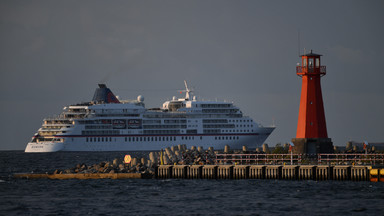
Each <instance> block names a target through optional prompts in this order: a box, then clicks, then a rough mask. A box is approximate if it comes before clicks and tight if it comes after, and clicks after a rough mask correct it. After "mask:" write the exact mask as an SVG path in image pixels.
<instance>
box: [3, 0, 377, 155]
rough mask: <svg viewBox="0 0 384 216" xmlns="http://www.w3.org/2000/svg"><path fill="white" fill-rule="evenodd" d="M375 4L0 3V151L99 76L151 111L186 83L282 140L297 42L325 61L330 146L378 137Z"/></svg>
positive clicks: (24, 138)
mask: <svg viewBox="0 0 384 216" xmlns="http://www.w3.org/2000/svg"><path fill="white" fill-rule="evenodd" d="M383 11H384V1H382V0H378V1H373V0H367V1H354V0H338V1H333V0H330V1H329V0H325V1H317V0H308V1H295V0H292V1H284V0H281V1H280V0H260V1H253V0H250V1H247V0H239V1H226V0H219V1H218V0H209V1H206V0H195V1H187V0H185V1H176V0H173V1H168V0H159V1H158V0H155V1H148V0H139V1H126V0H124V1H116V0H112V1H98V0H92V1H90V0H89V1H87V0H84V1H71V0H69V1H27V0H25V1H20V0H0V73H1V79H0V119H1V121H0V135H1V141H0V150H24V149H25V147H26V144H27V142H28V141H30V139H31V137H32V136H33V135H34V133H35V132H36V131H37V130H38V129H39V128H40V127H41V124H42V121H43V119H44V118H45V117H50V116H54V115H56V114H59V113H61V112H62V108H63V107H64V106H68V105H70V104H76V103H79V102H85V101H90V100H91V99H92V97H93V93H94V90H95V88H97V84H98V83H106V84H107V86H108V87H110V88H111V90H112V91H113V92H114V93H115V94H116V95H118V96H119V97H120V98H121V99H135V98H136V97H137V96H138V95H143V96H144V97H145V104H146V107H147V108H152V107H160V106H162V103H163V102H164V101H166V100H168V99H171V98H172V96H177V97H180V96H182V95H180V93H179V90H182V89H184V83H183V81H184V80H187V82H188V83H189V85H190V86H192V87H193V88H194V90H195V95H197V96H198V97H199V98H201V99H205V100H209V99H211V100H222V101H224V100H226V101H232V102H234V104H235V105H236V106H238V107H240V108H241V110H242V111H243V113H244V114H245V115H247V116H250V117H252V118H253V119H254V120H255V121H256V122H259V123H261V124H262V125H264V126H270V125H275V126H276V129H275V131H274V132H273V133H272V135H271V136H270V137H269V138H268V139H267V140H266V143H268V144H269V145H270V146H274V145H275V144H277V143H286V142H289V141H290V140H291V139H292V138H294V137H295V136H296V127H297V118H298V110H299V101H300V91H301V79H300V77H298V76H297V75H296V70H295V69H296V64H297V63H298V62H299V61H300V57H299V54H303V52H304V49H305V50H306V52H308V51H309V50H311V49H312V50H313V52H315V53H318V54H322V55H323V56H322V59H321V61H322V65H325V66H326V67H327V75H326V76H324V77H322V79H321V85H322V93H323V100H324V109H325V115H326V122H327V129H328V136H329V137H330V138H331V139H332V141H333V142H334V144H335V145H338V146H345V144H346V142H348V141H350V140H353V141H357V142H361V141H368V142H384V112H383V110H384V109H383V108H384V96H383V93H384V85H383V78H384V69H383V66H382V62H383V61H384V54H383V53H384V40H383V38H384V28H383V26H384V13H383ZM299 35H300V37H298V36H299ZM299 38H300V40H299Z"/></svg>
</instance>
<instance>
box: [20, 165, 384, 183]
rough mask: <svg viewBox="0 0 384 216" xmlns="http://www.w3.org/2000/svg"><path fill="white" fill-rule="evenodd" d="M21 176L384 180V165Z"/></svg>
mask: <svg viewBox="0 0 384 216" xmlns="http://www.w3.org/2000/svg"><path fill="white" fill-rule="evenodd" d="M14 177H15V178H25V179H39V178H47V179H106V178H108V179H130V178H157V179H171V178H174V179H278V180H316V181H325V180H335V181H372V182H379V181H380V182H384V168H372V167H371V166H343V165H341V166H328V165H318V166H313V165H301V166H297V165H286V166H280V165H159V166H158V167H156V172H155V173H153V174H151V173H64V174H57V173H54V174H48V173H46V174H39V173H17V174H14Z"/></svg>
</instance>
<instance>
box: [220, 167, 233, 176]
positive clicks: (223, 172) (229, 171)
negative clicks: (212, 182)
mask: <svg viewBox="0 0 384 216" xmlns="http://www.w3.org/2000/svg"><path fill="white" fill-rule="evenodd" d="M232 177H233V166H232V165H221V166H218V167H217V178H218V179H232Z"/></svg>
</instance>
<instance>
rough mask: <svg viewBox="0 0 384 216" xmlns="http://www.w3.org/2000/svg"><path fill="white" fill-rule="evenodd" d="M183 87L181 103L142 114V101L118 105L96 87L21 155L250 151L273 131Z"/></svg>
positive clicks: (102, 87)
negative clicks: (183, 147)
mask: <svg viewBox="0 0 384 216" xmlns="http://www.w3.org/2000/svg"><path fill="white" fill-rule="evenodd" d="M184 84H185V90H184V91H185V97H184V98H176V97H173V98H172V100H170V101H166V102H164V103H163V106H162V107H161V108H148V109H147V108H145V104H144V97H143V96H138V97H137V100H131V101H123V100H119V99H118V98H117V97H116V96H115V95H114V94H113V93H112V91H111V90H110V89H109V88H107V86H106V85H105V84H99V87H98V88H97V89H96V91H95V93H94V96H93V99H92V101H90V102H87V103H80V104H76V105H71V106H68V107H64V111H63V112H62V113H61V114H60V115H58V116H56V117H54V118H46V119H44V120H43V125H42V127H41V128H40V129H39V130H38V131H37V133H36V134H35V135H34V136H33V137H32V140H31V141H30V142H29V143H28V144H27V147H26V148H25V152H56V151H140V150H160V149H163V148H166V147H169V146H174V145H179V144H186V145H187V147H190V146H202V147H203V148H205V149H206V148H208V147H213V148H214V149H223V148H224V146H225V145H229V146H230V147H231V148H232V149H241V148H242V146H244V145H245V146H247V147H248V148H249V149H254V148H256V147H260V146H261V145H262V144H263V142H264V141H265V140H266V139H267V138H268V136H269V135H270V134H271V133H272V131H273V130H274V129H275V128H274V127H273V126H271V127H263V126H262V125H260V124H258V123H256V122H255V121H253V120H252V119H251V118H250V117H248V116H245V115H243V113H242V112H241V111H240V109H239V108H238V107H236V106H235V105H234V104H233V103H230V102H217V101H201V100H198V99H197V97H196V96H193V91H192V90H190V89H189V88H188V85H187V82H186V81H184Z"/></svg>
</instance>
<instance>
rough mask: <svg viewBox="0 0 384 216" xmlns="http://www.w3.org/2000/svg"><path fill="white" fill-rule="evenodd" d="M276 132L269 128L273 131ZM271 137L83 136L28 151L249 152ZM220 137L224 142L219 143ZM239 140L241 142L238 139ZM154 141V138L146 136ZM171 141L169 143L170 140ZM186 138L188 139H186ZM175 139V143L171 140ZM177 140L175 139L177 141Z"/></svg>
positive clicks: (36, 145) (33, 146) (30, 147)
mask: <svg viewBox="0 0 384 216" xmlns="http://www.w3.org/2000/svg"><path fill="white" fill-rule="evenodd" d="M272 130H273V129H270V131H272ZM268 135H269V133H268V134H264V135H261V134H241V135H239V134H230V135H220V136H217V135H216V136H207V135H201V136H200V135H194V136H183V139H182V136H162V137H161V138H163V137H164V138H165V141H162V139H161V141H138V142H136V141H131V142H129V141H127V142H126V141H125V137H112V141H111V142H110V141H106V142H96V143H90V142H86V141H85V139H86V138H83V137H71V138H67V139H66V140H69V141H68V142H64V143H63V142H40V143H28V145H27V147H26V149H25V152H57V151H152V150H160V149H165V148H166V147H170V146H176V145H179V144H185V145H187V147H188V148H190V147H191V146H202V147H203V148H204V149H208V148H209V147H213V148H214V149H224V146H225V145H229V146H230V147H231V148H232V149H241V148H242V146H247V147H248V149H250V150H255V149H256V148H258V147H260V146H261V145H262V144H263V142H264V141H265V140H266V139H267V137H268ZM218 137H220V138H222V139H223V140H221V139H220V140H218ZM237 137H238V139H237ZM146 138H147V139H149V140H151V137H148V136H146ZM167 138H168V141H167ZM185 138H186V139H185ZM171 139H172V141H171ZM174 139H176V140H174Z"/></svg>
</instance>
